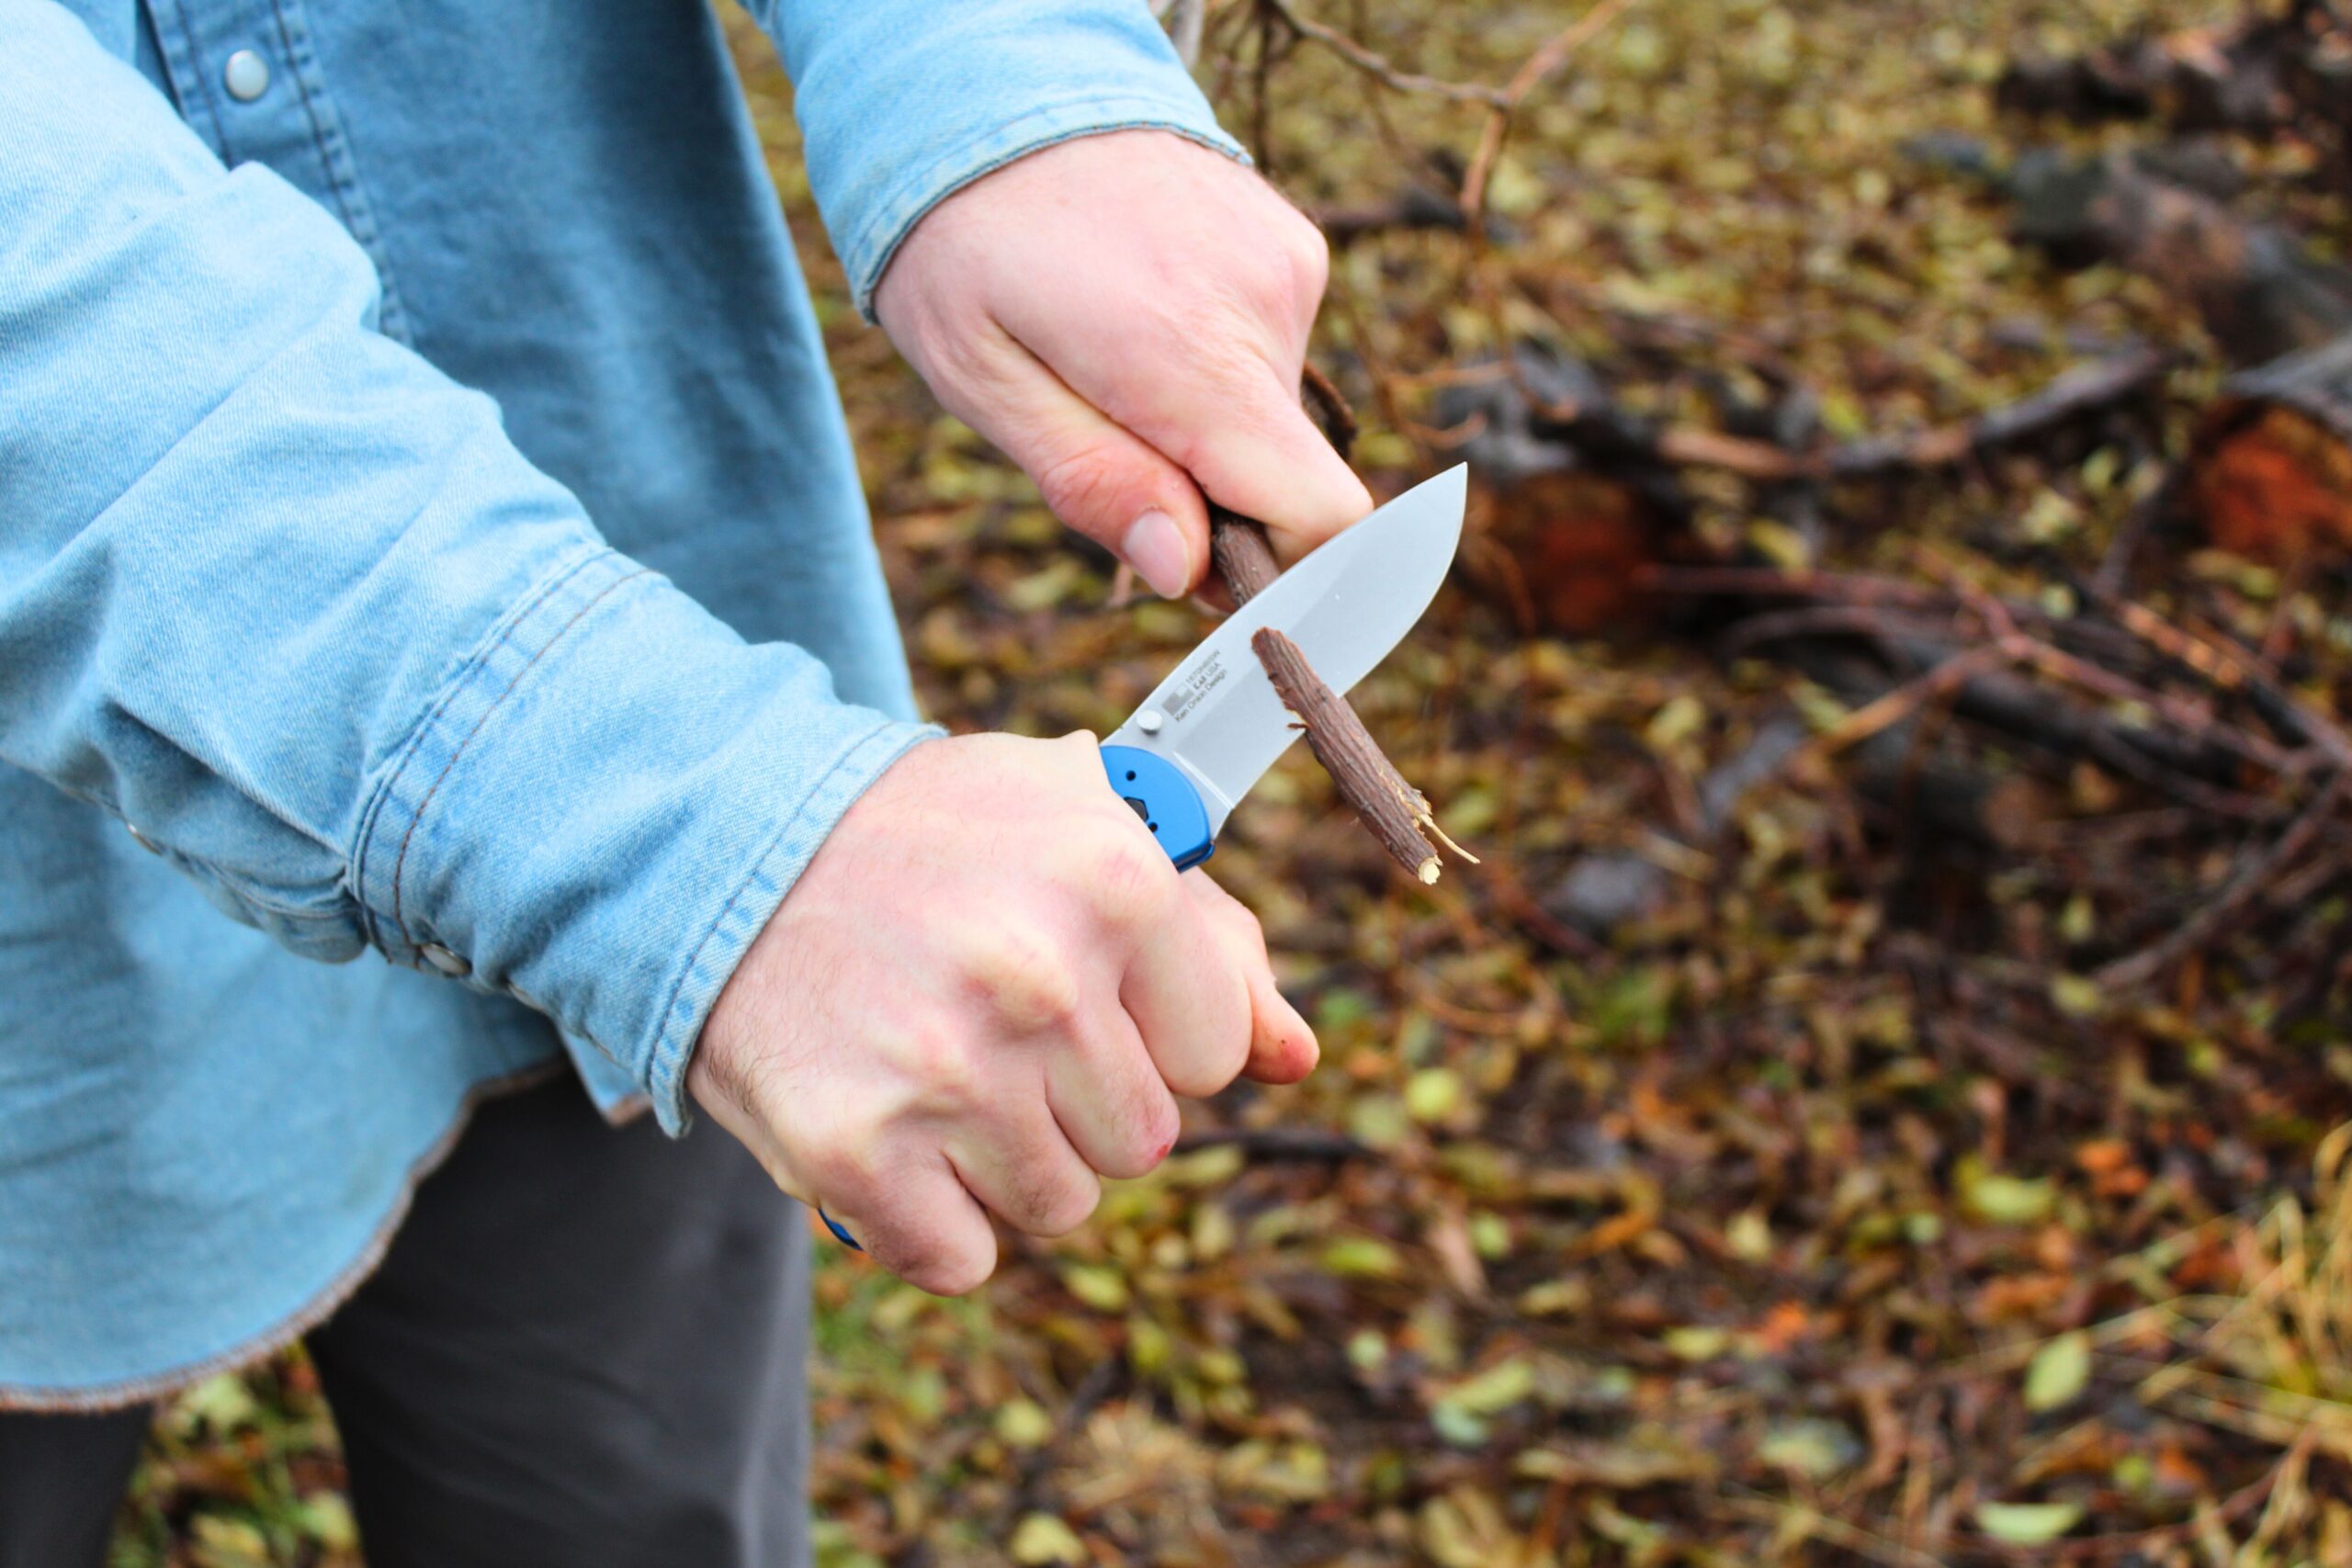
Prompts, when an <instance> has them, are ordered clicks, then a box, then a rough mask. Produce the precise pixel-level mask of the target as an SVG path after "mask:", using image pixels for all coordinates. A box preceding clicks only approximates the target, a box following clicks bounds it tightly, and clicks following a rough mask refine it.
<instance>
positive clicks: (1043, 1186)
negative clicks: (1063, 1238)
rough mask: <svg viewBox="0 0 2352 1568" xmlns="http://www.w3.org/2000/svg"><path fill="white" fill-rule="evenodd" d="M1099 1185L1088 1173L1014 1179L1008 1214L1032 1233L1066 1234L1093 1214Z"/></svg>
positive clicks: (1099, 1199) (1098, 1195)
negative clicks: (1011, 1210) (1009, 1212)
mask: <svg viewBox="0 0 2352 1568" xmlns="http://www.w3.org/2000/svg"><path fill="white" fill-rule="evenodd" d="M1102 1197H1103V1189H1102V1184H1101V1183H1099V1182H1098V1181H1096V1180H1095V1179H1094V1178H1093V1177H1092V1176H1091V1175H1087V1174H1079V1173H1069V1172H1060V1171H1057V1172H1053V1173H1040V1174H1037V1175H1035V1176H1029V1177H1024V1178H1020V1179H1016V1182H1015V1186H1014V1189H1013V1191H1012V1199H1011V1201H1012V1206H1013V1207H1014V1208H1015V1209H1016V1210H1017V1211H1019V1212H1018V1213H1014V1214H1011V1215H1008V1216H1007V1218H1009V1219H1011V1220H1012V1222H1013V1223H1014V1224H1017V1225H1019V1226H1020V1227H1021V1228H1022V1229H1023V1230H1024V1231H1027V1232H1028V1233H1030V1234H1031V1235H1047V1236H1051V1235H1069V1233H1070V1232H1071V1231H1074V1230H1076V1229H1077V1228H1078V1227H1079V1226H1080V1225H1082V1224H1085V1223H1086V1222H1087V1221H1088V1220H1089V1219H1090V1218H1091V1217H1092V1216H1093V1213H1094V1207H1095V1205H1096V1204H1097V1203H1099V1202H1100V1201H1102Z"/></svg>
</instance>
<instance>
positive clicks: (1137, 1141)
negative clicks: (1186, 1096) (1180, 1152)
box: [1103, 1087, 1182, 1178]
mask: <svg viewBox="0 0 2352 1568" xmlns="http://www.w3.org/2000/svg"><path fill="white" fill-rule="evenodd" d="M1122 1121H1123V1122H1125V1129H1126V1133H1125V1149H1124V1150H1123V1151H1122V1154H1123V1157H1122V1160H1121V1163H1120V1167H1119V1168H1118V1169H1116V1170H1106V1171H1104V1172H1103V1175H1105V1176H1116V1177H1128V1178H1131V1177H1137V1176H1142V1175H1145V1174H1147V1173H1148V1172H1149V1171H1151V1170H1153V1169H1154V1168H1157V1167H1158V1166H1159V1162H1160V1161H1162V1160H1164V1159H1166V1158H1167V1157H1168V1153H1169V1151H1170V1149H1172V1148H1173V1147H1175V1145H1176V1134H1177V1133H1178V1132H1179V1130H1180V1129H1181V1127H1182V1117H1181V1116H1180V1115H1179V1113H1178V1111H1177V1110H1176V1102H1175V1100H1172V1099H1170V1097H1169V1095H1168V1093H1167V1091H1166V1090H1164V1089H1159V1088H1157V1087H1154V1088H1153V1089H1149V1090H1148V1091H1146V1092H1140V1093H1137V1094H1136V1096H1135V1097H1134V1099H1133V1101H1132V1102H1131V1103H1130V1104H1129V1105H1128V1106H1127V1108H1126V1110H1125V1114H1124V1116H1123V1117H1122Z"/></svg>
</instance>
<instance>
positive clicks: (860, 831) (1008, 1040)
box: [687, 735, 1316, 1294]
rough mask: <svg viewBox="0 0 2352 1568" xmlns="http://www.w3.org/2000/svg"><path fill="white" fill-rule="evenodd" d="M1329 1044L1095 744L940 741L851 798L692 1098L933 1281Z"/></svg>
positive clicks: (717, 1016) (1057, 1211)
mask: <svg viewBox="0 0 2352 1568" xmlns="http://www.w3.org/2000/svg"><path fill="white" fill-rule="evenodd" d="M1315 1055H1316V1045H1315V1036H1314V1034H1313V1032H1311V1031H1309V1030H1308V1028H1307V1026H1306V1022H1305V1021H1304V1020H1302V1019H1301V1018H1300V1017H1299V1016H1298V1014H1297V1013H1296V1012H1295V1011H1294V1010H1292V1009H1291V1007H1290V1005H1289V1004H1288V1003H1287V1002H1285V1001H1283V998H1282V995H1281V993H1280V992H1279V991H1277V990H1276V989H1275V987H1274V977H1273V973H1272V970H1271V969H1270V968H1269V967H1268V964H1267V961H1266V947H1265V939H1264V938H1263V936H1262V935H1261V933H1260V931H1259V930H1258V922H1257V920H1256V919H1255V918H1253V917H1252V916H1251V915H1250V912H1249V911H1248V910H1246V909H1244V908H1242V907H1241V906H1240V905H1239V904H1238V903H1236V902H1235V901H1234V900H1233V899H1232V898H1231V897H1228V896H1227V894H1226V893H1224V892H1223V891H1222V890H1220V889H1219V888H1218V887H1217V886H1216V884H1214V883H1212V882H1211V881H1209V879H1208V878H1207V877H1205V876H1204V875H1201V874H1198V873H1197V872H1194V873H1187V874H1183V875H1182V876H1179V875H1178V874H1177V873H1176V870H1175V868H1174V867H1173V866H1171V865H1170V863H1169V861H1168V858H1167V856H1166V855H1165V854H1164V853H1162V852H1161V851H1160V849H1159V846H1158V845H1157V844H1156V843H1154V842H1153V841H1152V838H1151V835H1150V833H1149V832H1148V831H1147V830H1146V829H1145V828H1144V825H1143V824H1142V823H1141V822H1140V821H1138V820H1136V816H1135V813H1134V812H1133V811H1131V810H1129V809H1128V807H1126V806H1125V804H1124V803H1123V802H1122V801H1121V800H1120V799H1119V797H1118V796H1117V795H1114V794H1113V793H1112V792H1111V790H1110V788H1109V787H1108V786H1107V785H1106V784H1105V783H1104V782H1103V764H1102V761H1101V760H1100V758H1099V756H1098V755H1097V752H1096V748H1095V742H1094V738H1093V737H1092V736H1090V735H1073V736H1069V737H1066V738H1064V739H1059V740H1023V739H1014V738H1012V737H1010V736H1002V735H979V736H969V737H965V738H961V739H952V740H938V741H931V742H926V743H925V744H923V745H920V746H917V747H916V748H915V749H914V750H911V751H909V752H908V753H907V754H906V755H905V756H904V757H902V758H900V759H899V761H897V762H896V763H894V764H892V766H891V767H890V768H889V769H888V771H886V772H885V773H883V774H882V776H881V777H880V778H879V779H877V780H876V781H875V783H874V784H873V786H872V787H871V788H869V789H868V790H867V791H866V793H865V795H863V796H861V797H860V798H859V800H858V802H857V804H856V805H854V806H853V807H850V809H849V810H848V812H847V813H845V814H844V815H843V816H842V819H841V821H840V822H839V823H838V824H836V825H835V827H834V829H833V830H832V833H831V835H830V836H829V837H828V838H827V839H826V840H825V842H824V845H823V847H822V848H821V849H820V850H819V851H818V852H817V855H816V858H815V859H814V860H812V861H811V862H810V863H809V867H808V869H807V870H806V871H805V872H803V873H802V874H801V877H800V880H799V882H798V883H797V884H796V885H795V886H794V887H793V889H792V891H791V892H790V893H789V894H788V895H786V897H785V900H784V903H783V904H782V905H781V906H780V907H779V908H777V910H776V912H775V916H774V917H773V918H771V919H770V920H769V921H768V925H767V928H766V930H765V931H763V932H762V933H761V934H760V936H759V938H758V939H757V940H756V941H755V942H753V943H752V948H751V951H750V952H749V953H747V954H745V956H744V959H743V962H742V964H741V965H740V966H739V967H738V968H737V970H736V972H735V976H734V977H733V978H732V979H731V980H730V981H729V983H728V986H727V988H726V989H725V990H724V991H723V992H721V993H720V995H719V998H718V1006H717V1007H716V1008H715V1009H714V1010H712V1012H711V1016H710V1021H709V1022H708V1024H707V1026H706V1027H705V1029H704V1030H703V1034H702V1039H701V1042H700V1043H699V1044H698V1045H697V1047H696V1048H695V1055H694V1060H693V1063H692V1065H691V1066H690V1067H689V1069H688V1073H687V1085H688V1087H689V1089H691V1090H692V1091H693V1093H694V1097H695V1100H697V1101H698V1102H699V1103H700V1104H701V1105H702V1107H703V1108H704V1109H705V1110H706V1111H708V1112H709V1113H710V1115H711V1116H712V1117H713V1119H715V1120H716V1121H717V1122H718V1123H719V1124H720V1125H721V1126H723V1127H725V1128H726V1129H727V1130H728V1131H729V1132H730V1133H732V1134H735V1136H736V1137H738V1138H740V1139H741V1140H742V1142H743V1143H744V1145H746V1146H748V1147H749V1148H750V1149H751V1150H752V1153H753V1154H755V1155H757V1156H759V1157H760V1160H761V1163H762V1164H763V1165H764V1166H766V1167H767V1169H768V1172H769V1174H771V1175H772V1176H774V1177H775V1179H776V1183H777V1185H779V1186H781V1187H782V1188H783V1189H784V1190H786V1191H787V1192H789V1193H792V1194H793V1195H794V1196H796V1197H797V1198H800V1199H802V1200H804V1201H822V1202H823V1203H824V1205H825V1208H826V1211H827V1212H828V1213H831V1214H832V1215H833V1216H834V1217H835V1218H837V1219H839V1220H840V1221H841V1222H842V1224H845V1225H847V1226H848V1227H849V1228H850V1229H851V1231H852V1232H854V1234H855V1235H857V1237H858V1239H859V1240H860V1241H861V1242H863V1243H864V1245H865V1248H866V1250H867V1251H868V1252H870V1253H871V1254H872V1255H873V1256H874V1258H875V1259H876V1261H877V1262H879V1263H881V1264H882V1265H883V1266H884V1267H885V1268H887V1269H889V1270H890V1271H891V1272H892V1273H895V1274H897V1275H899V1277H901V1278H902V1279H905V1280H910V1281H911V1282H912V1283H914V1284H917V1285H920V1286H922V1287H923V1288H924V1289H925V1290H929V1291H936V1292H942V1293H944V1294H954V1293H956V1292H963V1291H968V1290H970V1289H972V1288H973V1287H974V1286H976V1285H978V1284H979V1283H980V1282H981V1281H982V1280H986V1279H987V1278H988V1277H989V1273H990V1272H991V1271H992V1270H993V1269H994V1268H995V1266H996V1239H995V1236H994V1234H993V1233H992V1231H991V1230H990V1228H989V1221H988V1217H987V1215H986V1213H983V1212H982V1210H983V1206H985V1207H986V1209H988V1210H990V1211H993V1212H994V1213H997V1214H998V1215H1000V1216H1001V1217H1002V1218H1003V1219H1004V1220H1006V1221H1007V1222H1008V1223H1010V1224H1012V1225H1014V1226H1016V1227H1018V1228H1019V1229H1021V1230H1023V1231H1027V1232H1029V1233H1031V1234H1032V1235H1061V1234H1062V1233H1064V1232H1066V1231H1069V1230H1070V1229H1073V1228H1074V1227H1076V1226H1077V1225H1079V1224H1081V1223H1083V1222H1084V1221H1085V1219H1086V1217H1087V1216H1088V1215H1089V1214H1091V1213H1093V1211H1094V1204H1095V1201H1096V1199H1097V1197H1098V1196H1099V1195H1100V1187H1099V1185H1098V1183H1097V1181H1096V1177H1097V1175H1098V1173H1099V1174H1100V1175H1103V1176H1118V1177H1126V1176H1140V1175H1142V1174H1143V1173H1144V1172H1145V1171H1147V1170H1149V1169H1150V1168H1152V1167H1154V1166H1156V1165H1158V1164H1159V1162H1160V1160H1162V1159H1163V1158H1165V1157H1166V1156H1167V1154H1168V1151H1169V1149H1170V1147H1171V1146H1172V1145H1174V1143H1175V1141H1176V1130H1177V1115H1176V1103H1175V1100H1173V1099H1172V1098H1171V1097H1170V1091H1173V1092H1174V1093H1175V1094H1184V1095H1205V1094H1213V1093H1215V1092H1216V1091H1217V1090H1218V1089H1223V1088H1224V1087H1225V1086H1226V1085H1227V1083H1229V1082H1231V1081H1232V1079H1233V1078H1234V1077H1235V1076H1236V1075H1237V1074H1238V1073H1242V1072H1245V1071H1246V1072H1248V1073H1249V1074H1250V1076H1251V1077H1257V1078H1260V1079H1261V1080H1264V1081H1267V1082H1272V1083H1291V1082H1295V1081H1296V1080H1297V1079H1299V1078H1301V1077H1306V1073H1307V1071H1308V1069H1309V1068H1311V1067H1312V1066H1314V1063H1315Z"/></svg>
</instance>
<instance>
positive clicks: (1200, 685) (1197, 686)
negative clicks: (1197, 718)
mask: <svg viewBox="0 0 2352 1568" xmlns="http://www.w3.org/2000/svg"><path fill="white" fill-rule="evenodd" d="M1223 684H1225V655H1224V654H1223V653H1222V652H1217V653H1212V654H1210V655H1209V656H1208V657H1207V658H1206V659H1204V660H1201V664H1200V668H1199V669H1197V670H1194V671H1193V672H1192V673H1190V674H1188V675H1186V676H1185V677H1184V683H1183V685H1182V686H1181V687H1179V688H1177V690H1176V692H1175V694H1173V695H1171V696H1170V698H1169V699H1168V716H1169V717H1170V718H1182V717H1183V716H1185V715H1186V714H1188V713H1190V712H1191V711H1192V710H1193V708H1195V707H1197V706H1199V705H1200V701H1201V699H1202V698H1203V697H1205V696H1207V695H1208V694H1210V693H1211V692H1214V691H1216V689H1217V688H1218V687H1219V686H1221V685H1223Z"/></svg>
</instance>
